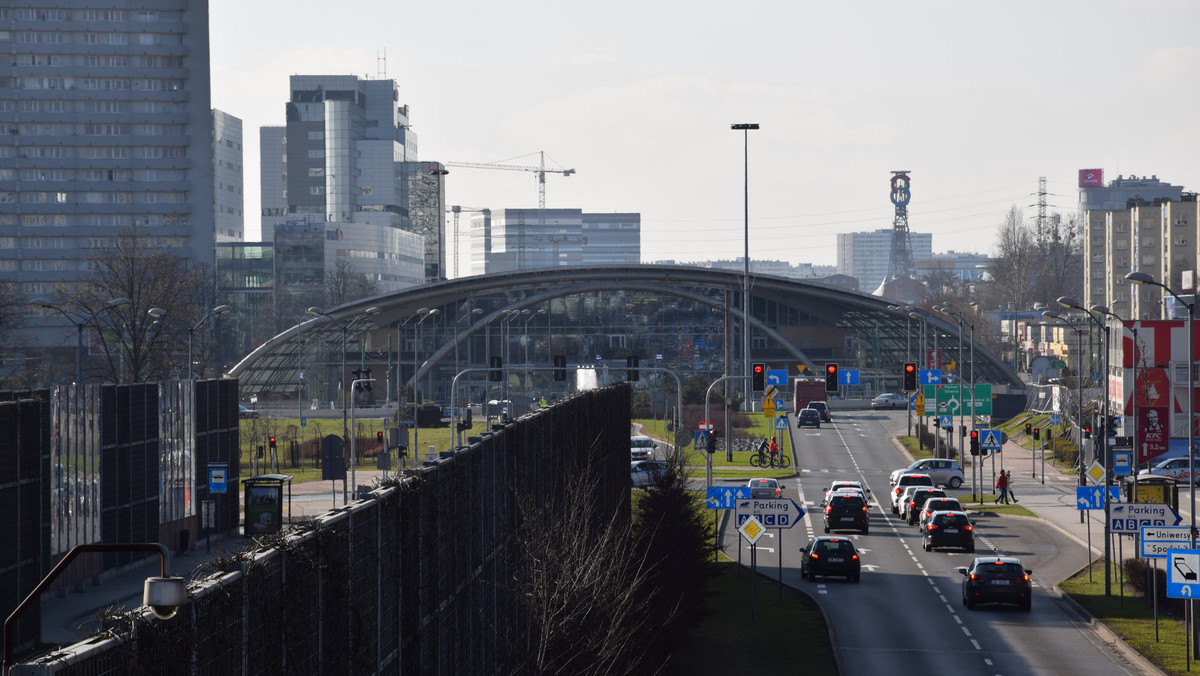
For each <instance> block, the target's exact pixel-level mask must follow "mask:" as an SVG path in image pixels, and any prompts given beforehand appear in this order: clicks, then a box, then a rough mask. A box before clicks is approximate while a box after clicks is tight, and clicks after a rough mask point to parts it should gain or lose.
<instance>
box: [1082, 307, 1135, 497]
mask: <svg viewBox="0 0 1200 676" xmlns="http://www.w3.org/2000/svg"><path fill="white" fill-rule="evenodd" d="M1091 310H1092V312H1097V313H1099V314H1102V315H1108V316H1109V317H1112V318H1113V319H1115V320H1117V321H1119V322H1121V326H1122V327H1123V328H1125V329H1129V330H1131V331H1132V332H1133V355H1132V361H1133V410H1132V412H1131V413H1132V415H1130V417H1129V419H1130V421H1131V422H1130V425H1131V426H1132V428H1133V429H1132V432H1133V434H1132V436H1133V443H1134V447H1135V448H1136V445H1137V419H1138V417H1137V405H1138V402H1137V400H1138V391H1137V376H1138V325H1137V322H1127V321H1125V320H1124V319H1122V318H1121V317H1119V316H1118V315H1117V314H1115V313H1114V312H1113V311H1112V310H1109V309H1108V306H1107V305H1093V306H1092V308H1091ZM1121 338H1122V342H1124V338H1125V334H1124V333H1122V334H1121ZM1124 354H1125V350H1124V347H1123V346H1122V350H1121V355H1122V356H1124ZM1121 373H1122V380H1124V373H1125V361H1124V359H1122V360H1121ZM1123 398H1124V397H1122V399H1123ZM1122 403H1123V402H1122ZM1122 413H1124V411H1122ZM1106 422H1107V421H1106ZM1135 458H1136V456H1135ZM1137 464H1138V463H1137V462H1134V469H1135V471H1134V473H1133V474H1134V478H1135V479H1136V478H1137V471H1136V468H1137ZM1133 494H1134V496H1135V497H1134V502H1136V501H1137V498H1136V496H1137V481H1136V480H1135V481H1134V482H1133Z"/></svg>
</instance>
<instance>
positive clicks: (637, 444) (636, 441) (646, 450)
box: [629, 435, 654, 460]
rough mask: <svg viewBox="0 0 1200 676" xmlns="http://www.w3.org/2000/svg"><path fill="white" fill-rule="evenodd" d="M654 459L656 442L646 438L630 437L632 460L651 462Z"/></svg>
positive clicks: (630, 455) (630, 456)
mask: <svg viewBox="0 0 1200 676" xmlns="http://www.w3.org/2000/svg"><path fill="white" fill-rule="evenodd" d="M653 457H654V440H653V439H651V438H650V437H646V436H641V435H639V436H636V437H629V458H630V460H649V459H650V458H653Z"/></svg>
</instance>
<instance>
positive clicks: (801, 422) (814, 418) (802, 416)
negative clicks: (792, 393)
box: [796, 408, 821, 429]
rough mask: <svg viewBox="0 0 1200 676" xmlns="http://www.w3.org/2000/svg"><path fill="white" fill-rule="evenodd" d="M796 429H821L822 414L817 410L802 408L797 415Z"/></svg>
mask: <svg viewBox="0 0 1200 676" xmlns="http://www.w3.org/2000/svg"><path fill="white" fill-rule="evenodd" d="M796 427H816V428H817V429H820V428H821V413H820V411H818V410H817V409H815V408H802V409H800V412H799V413H797V414H796Z"/></svg>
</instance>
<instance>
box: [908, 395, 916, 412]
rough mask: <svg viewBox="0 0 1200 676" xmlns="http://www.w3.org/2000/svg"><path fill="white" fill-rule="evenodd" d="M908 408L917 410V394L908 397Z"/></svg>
mask: <svg viewBox="0 0 1200 676" xmlns="http://www.w3.org/2000/svg"><path fill="white" fill-rule="evenodd" d="M908 410H910V411H915V410H917V395H915V394H914V395H912V396H910V397H909V398H908Z"/></svg>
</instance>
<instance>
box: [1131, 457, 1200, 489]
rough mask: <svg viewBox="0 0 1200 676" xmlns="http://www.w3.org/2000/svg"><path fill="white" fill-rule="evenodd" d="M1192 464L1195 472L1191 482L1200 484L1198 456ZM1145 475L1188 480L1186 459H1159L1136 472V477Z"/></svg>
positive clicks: (1199, 459)
mask: <svg viewBox="0 0 1200 676" xmlns="http://www.w3.org/2000/svg"><path fill="white" fill-rule="evenodd" d="M1194 464H1195V467H1196V474H1195V475H1194V479H1195V481H1193V483H1195V484H1196V485H1198V486H1200V458H1197V459H1196V460H1195V463H1194ZM1147 476H1165V477H1170V478H1172V479H1174V480H1176V481H1179V482H1186V481H1187V480H1188V459H1187V458H1171V459H1170V460H1161V461H1159V462H1158V463H1157V464H1155V465H1153V466H1151V467H1150V468H1149V469H1144V470H1141V471H1140V472H1138V477H1147Z"/></svg>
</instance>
